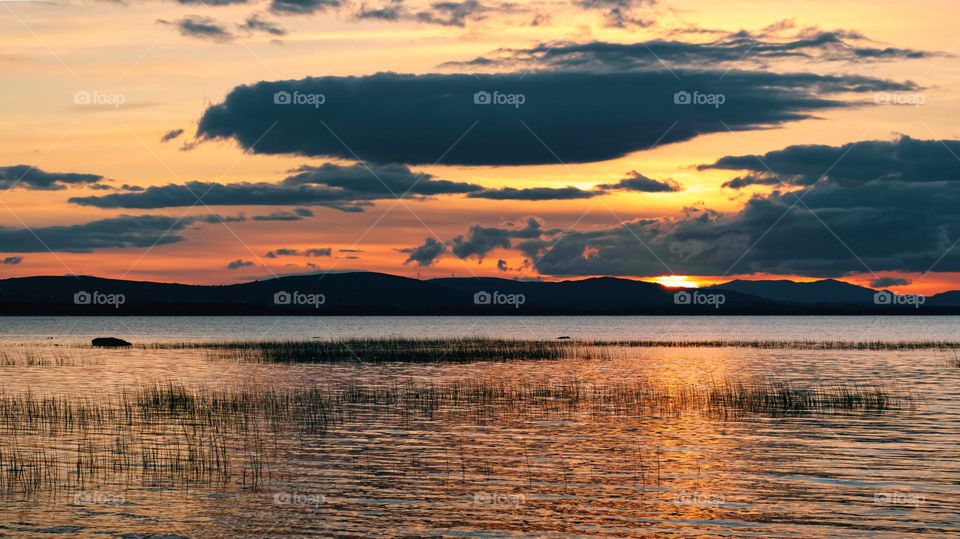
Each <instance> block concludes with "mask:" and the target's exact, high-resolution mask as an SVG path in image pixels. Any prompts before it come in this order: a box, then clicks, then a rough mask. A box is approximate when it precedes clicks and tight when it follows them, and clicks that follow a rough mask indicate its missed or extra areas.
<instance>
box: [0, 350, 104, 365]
mask: <svg viewBox="0 0 960 539" xmlns="http://www.w3.org/2000/svg"><path fill="white" fill-rule="evenodd" d="M77 352H78V350H76V349H67V348H54V347H40V346H37V347H32V346H31V347H4V348H0V367H73V366H86V365H99V364H101V363H103V358H102V357H89V354H78V353H77Z"/></svg>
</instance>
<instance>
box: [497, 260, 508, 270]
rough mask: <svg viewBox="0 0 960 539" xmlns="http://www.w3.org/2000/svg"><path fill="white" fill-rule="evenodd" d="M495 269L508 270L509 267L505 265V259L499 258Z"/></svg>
mask: <svg viewBox="0 0 960 539" xmlns="http://www.w3.org/2000/svg"><path fill="white" fill-rule="evenodd" d="M497 269H498V270H500V271H508V270H509V269H510V268H508V267H507V261H506V260H504V259H502V258H501V259H499V260H497Z"/></svg>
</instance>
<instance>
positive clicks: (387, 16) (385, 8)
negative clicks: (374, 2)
mask: <svg viewBox="0 0 960 539" xmlns="http://www.w3.org/2000/svg"><path fill="white" fill-rule="evenodd" d="M354 16H355V17H356V18H358V19H377V20H382V21H398V20H400V19H401V18H402V17H406V16H407V11H406V7H405V6H404V3H403V0H391V1H390V2H389V3H387V4H385V5H382V6H379V7H372V6H368V5H367V4H365V3H364V4H362V5H361V6H360V10H359V11H357V12H356V13H355V14H354Z"/></svg>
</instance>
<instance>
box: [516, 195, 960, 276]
mask: <svg viewBox="0 0 960 539" xmlns="http://www.w3.org/2000/svg"><path fill="white" fill-rule="evenodd" d="M958 205H960V181H957V180H954V181H924V182H911V181H901V180H891V179H880V180H873V181H869V182H866V183H863V184H860V185H851V184H848V183H843V182H834V181H831V180H829V179H828V180H825V181H824V182H821V183H819V184H817V185H815V186H809V187H804V188H801V189H799V190H795V191H791V192H781V191H774V192H773V193H770V194H768V195H757V196H754V197H752V198H751V199H749V200H748V201H747V203H746V205H745V206H744V207H743V209H741V210H740V211H737V212H734V213H731V214H720V213H717V212H712V211H702V210H701V211H697V210H690V211H689V213H688V215H686V216H685V217H683V218H679V219H650V220H638V221H633V222H629V223H624V224H622V225H620V226H618V227H613V228H607V229H601V230H593V231H576V232H570V233H568V234H565V235H563V236H562V237H560V238H559V239H558V241H557V242H556V245H554V246H553V247H552V248H551V249H549V250H547V249H546V247H547V246H546V245H545V242H544V243H541V244H529V245H528V246H527V247H528V250H527V254H528V255H530V256H533V255H531V254H530V251H535V254H536V255H537V256H540V257H541V258H539V260H538V261H537V264H536V266H537V269H538V270H539V271H540V272H541V273H543V274H546V275H558V276H559V275H631V276H652V275H662V274H664V273H676V274H683V275H726V274H755V273H765V274H781V275H804V276H810V277H842V276H847V275H851V274H857V273H871V272H905V273H911V272H917V273H924V272H927V271H930V270H931V269H932V270H934V271H960V252H958V251H957V250H956V249H951V247H952V246H954V245H955V243H956V242H957V241H958V240H960V214H958V212H957V211H956V208H957V207H960V206H958ZM584 253H594V255H593V256H584Z"/></svg>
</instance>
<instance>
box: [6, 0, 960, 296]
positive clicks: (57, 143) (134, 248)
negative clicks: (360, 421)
mask: <svg viewBox="0 0 960 539" xmlns="http://www.w3.org/2000/svg"><path fill="white" fill-rule="evenodd" d="M958 14H960V12H958V8H957V7H956V5H955V3H953V2H948V1H946V0H920V1H917V2H912V3H909V4H905V3H903V2H894V1H872V2H853V1H849V2H847V1H837V0H831V1H819V0H797V1H790V0H784V1H780V2H770V1H760V0H757V1H730V2H723V3H722V6H721V5H719V4H718V3H716V2H702V1H692V0H690V1H671V0H556V1H551V0H544V1H531V2H518V3H512V2H499V1H496V0H464V1H456V0H454V1H450V2H419V1H415V0H371V1H350V0H272V1H270V0H267V1H263V0H208V1H202V0H174V1H141V0H128V1H126V2H107V1H104V2H97V1H84V2H73V1H58V0H54V1H50V2H41V1H35V2H31V1H26V2H22V1H18V2H11V1H2V0H0V69H2V70H3V74H4V77H3V84H2V85H0V107H2V111H3V113H2V116H0V148H2V159H0V261H2V264H0V272H2V274H0V276H2V277H21V276H29V275H64V274H85V275H97V276H103V277H113V278H125V279H137V280H157V281H174V282H184V283H231V282H238V281H245V280H252V279H258V278H269V277H271V276H275V275H285V274H294V273H304V272H316V271H320V272H323V271H343V270H370V271H381V272H387V273H393V274H399V275H407V276H416V275H417V274H418V273H419V274H421V275H422V277H424V278H429V277H440V276H442V277H447V276H450V275H451V274H453V275H456V276H459V277H467V276H473V275H481V276H499V277H504V278H523V279H531V278H537V277H540V278H543V279H566V278H582V277H586V276H594V275H615V276H624V277H633V278H640V279H646V280H653V279H659V280H661V281H662V282H667V283H670V284H684V283H687V284H705V283H714V282H723V281H726V280H730V279H734V278H791V279H800V280H813V279H819V278H839V279H843V280H847V281H850V282H855V283H857V284H862V285H865V286H871V284H872V285H873V286H875V287H880V288H891V289H893V290H896V291H902V292H913V293H934V292H940V291H944V290H951V289H960V247H957V248H954V247H956V245H957V242H958V241H960V128H958V127H957V118H960V94H958V92H957V89H958V88H960V58H958V56H957V55H958V54H960V38H958V37H957V33H956V22H957V15H958ZM688 97H689V100H690V101H693V102H687V99H688ZM488 100H489V101H493V102H488ZM498 101H499V102H498ZM668 276H672V277H669V278H667V277H668ZM678 276H685V277H687V278H686V279H683V278H681V277H678Z"/></svg>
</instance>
